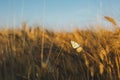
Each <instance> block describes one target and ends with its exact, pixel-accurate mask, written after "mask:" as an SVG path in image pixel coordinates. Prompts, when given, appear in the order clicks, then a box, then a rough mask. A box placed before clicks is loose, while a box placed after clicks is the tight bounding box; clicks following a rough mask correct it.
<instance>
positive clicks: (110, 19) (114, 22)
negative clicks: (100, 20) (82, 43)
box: [104, 16, 117, 25]
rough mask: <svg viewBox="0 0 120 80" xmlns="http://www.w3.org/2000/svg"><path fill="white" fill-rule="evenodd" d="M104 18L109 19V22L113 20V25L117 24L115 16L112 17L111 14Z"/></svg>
mask: <svg viewBox="0 0 120 80" xmlns="http://www.w3.org/2000/svg"><path fill="white" fill-rule="evenodd" d="M104 18H105V19H106V20H108V21H109V22H111V23H112V24H113V25H117V23H116V21H115V20H114V19H113V18H111V17H109V16H104Z"/></svg>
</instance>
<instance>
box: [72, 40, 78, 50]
mask: <svg viewBox="0 0 120 80" xmlns="http://www.w3.org/2000/svg"><path fill="white" fill-rule="evenodd" d="M71 45H72V47H73V48H74V49H76V48H79V47H80V45H79V44H78V43H77V42H75V41H71Z"/></svg>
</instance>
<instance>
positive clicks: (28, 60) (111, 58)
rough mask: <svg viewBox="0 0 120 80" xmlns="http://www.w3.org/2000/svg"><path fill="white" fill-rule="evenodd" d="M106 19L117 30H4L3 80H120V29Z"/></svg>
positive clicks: (0, 34)
mask: <svg viewBox="0 0 120 80" xmlns="http://www.w3.org/2000/svg"><path fill="white" fill-rule="evenodd" d="M105 18H106V20H108V21H109V22H111V23H112V24H113V26H114V28H115V30H112V31H110V30H106V29H104V28H98V29H97V30H92V29H85V30H81V29H76V30H73V31H71V32H65V31H63V32H62V31H61V32H54V31H52V30H48V29H44V30H43V29H42V28H41V27H40V26H33V28H30V27H28V26H27V25H26V24H24V25H23V26H22V28H19V29H18V28H16V29H1V30H0V80H120V28H119V26H118V25H117V23H116V22H115V20H114V19H112V18H110V17H108V16H105ZM71 40H72V41H75V42H77V43H78V44H79V45H80V46H81V48H82V49H81V51H77V50H76V49H74V48H73V47H72V45H71V43H70V42H71Z"/></svg>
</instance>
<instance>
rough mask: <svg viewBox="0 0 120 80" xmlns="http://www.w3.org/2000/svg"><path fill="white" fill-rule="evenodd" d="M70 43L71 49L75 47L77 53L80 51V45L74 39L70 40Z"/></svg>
mask: <svg viewBox="0 0 120 80" xmlns="http://www.w3.org/2000/svg"><path fill="white" fill-rule="evenodd" d="M71 45H72V47H73V49H75V50H76V51H77V52H78V53H80V52H81V51H82V50H83V48H82V47H81V46H80V44H78V43H77V42H75V41H71Z"/></svg>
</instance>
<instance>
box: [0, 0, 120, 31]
mask: <svg viewBox="0 0 120 80" xmlns="http://www.w3.org/2000/svg"><path fill="white" fill-rule="evenodd" d="M119 4H120V0H0V26H1V27H20V26H21V24H22V23H23V22H26V23H27V24H28V25H30V26H32V25H42V26H45V28H48V29H55V30H63V29H65V30H71V29H73V28H76V27H79V28H85V27H88V26H90V25H99V24H100V25H110V24H109V23H108V22H106V21H105V20H104V16H106V15H107V16H110V17H112V18H114V19H116V20H117V22H118V23H119V21H120V14H119V13H120V5H119ZM68 27H69V28H68Z"/></svg>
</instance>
